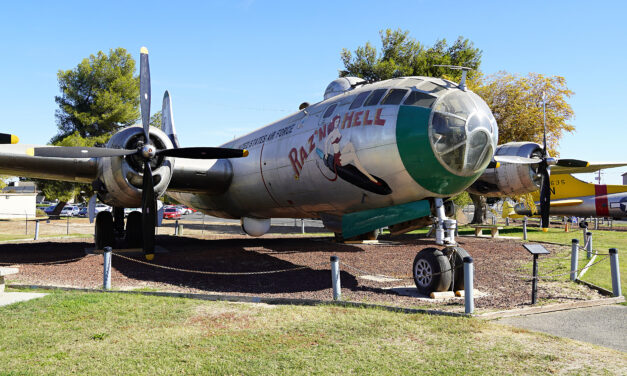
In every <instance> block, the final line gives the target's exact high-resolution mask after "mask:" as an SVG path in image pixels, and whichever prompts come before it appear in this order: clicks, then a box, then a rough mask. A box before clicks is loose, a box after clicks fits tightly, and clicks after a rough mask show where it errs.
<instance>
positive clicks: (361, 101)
mask: <svg viewBox="0 0 627 376" xmlns="http://www.w3.org/2000/svg"><path fill="white" fill-rule="evenodd" d="M368 95H370V91H364V92H363V93H359V94H358V95H357V98H355V100H354V101H353V103H352V104H351V106H350V108H349V110H353V109H355V108H357V107H361V105H362V104H364V101H365V100H366V98H367V97H368Z"/></svg>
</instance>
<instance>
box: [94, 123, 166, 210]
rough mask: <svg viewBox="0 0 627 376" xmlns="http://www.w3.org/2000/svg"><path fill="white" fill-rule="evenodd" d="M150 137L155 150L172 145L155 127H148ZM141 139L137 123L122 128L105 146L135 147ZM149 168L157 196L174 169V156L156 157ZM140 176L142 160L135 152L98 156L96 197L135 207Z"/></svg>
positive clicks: (161, 192) (122, 205)
mask: <svg viewBox="0 0 627 376" xmlns="http://www.w3.org/2000/svg"><path fill="white" fill-rule="evenodd" d="M150 140H151V142H152V143H153V145H155V147H156V148H157V149H171V148H173V145H172V141H170V138H169V137H168V136H167V135H166V134H165V133H163V132H162V131H161V130H160V129H158V128H153V127H151V128H150ZM143 141H144V131H143V129H142V127H141V126H133V127H128V128H124V129H123V130H121V131H119V132H118V133H116V134H114V135H113V137H111V139H110V140H109V142H108V143H107V147H109V148H114V149H137V147H138V145H139V144H140V143H142V142H143ZM150 167H151V168H152V174H153V183H154V187H155V194H156V195H157V197H160V196H162V195H163V194H164V193H165V191H166V189H167V188H168V184H170V179H171V177H172V171H173V169H174V159H173V158H169V157H163V156H157V157H156V158H154V159H153V160H152V161H151V163H150ZM143 175H144V161H143V159H142V157H141V156H139V155H128V156H125V157H111V158H100V159H99V160H98V176H99V177H98V180H97V182H96V185H99V186H98V187H96V188H98V197H99V198H100V200H101V201H102V202H104V203H106V204H109V205H112V206H117V207H125V208H136V207H140V206H141V197H142V181H143Z"/></svg>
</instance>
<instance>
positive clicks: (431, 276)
mask: <svg viewBox="0 0 627 376" xmlns="http://www.w3.org/2000/svg"><path fill="white" fill-rule="evenodd" d="M467 256H469V254H468V252H466V250H464V249H463V248H461V247H456V246H449V247H446V248H444V249H442V250H439V249H437V248H425V249H423V250H422V251H420V252H418V254H417V255H416V258H415V259H414V265H413V267H412V275H413V277H414V282H415V283H416V288H417V289H418V291H419V292H420V293H421V294H424V295H429V294H431V293H432V292H441V291H449V290H453V291H458V290H463V289H464V264H463V259H464V257H467Z"/></svg>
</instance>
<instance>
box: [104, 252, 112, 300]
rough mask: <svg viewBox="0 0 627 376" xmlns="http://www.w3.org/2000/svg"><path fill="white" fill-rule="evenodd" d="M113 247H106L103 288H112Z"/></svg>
mask: <svg viewBox="0 0 627 376" xmlns="http://www.w3.org/2000/svg"><path fill="white" fill-rule="evenodd" d="M111 251H112V249H111V247H104V253H103V254H102V255H103V256H104V262H103V273H102V288H103V289H105V290H111Z"/></svg>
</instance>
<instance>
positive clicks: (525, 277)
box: [506, 254, 610, 281]
mask: <svg viewBox="0 0 627 376" xmlns="http://www.w3.org/2000/svg"><path fill="white" fill-rule="evenodd" d="M609 257H610V256H609V254H608V255H606V256H605V257H604V258H602V259H600V260H599V261H597V262H595V263H594V264H590V265H587V266H584V267H582V268H579V269H576V270H575V273H576V274H579V273H580V272H581V271H582V270H584V269H587V268H591V267H593V266H594V265H596V264H599V263H601V262H603V261H605V260H607V259H609ZM570 273H571V271H568V272H565V273H559V274H545V275H539V276H537V277H535V278H534V277H529V276H522V275H517V274H506V275H508V276H510V277H515V278H519V279H521V280H526V281H533V280H534V279H552V278H555V277H561V276H565V275H570Z"/></svg>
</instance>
